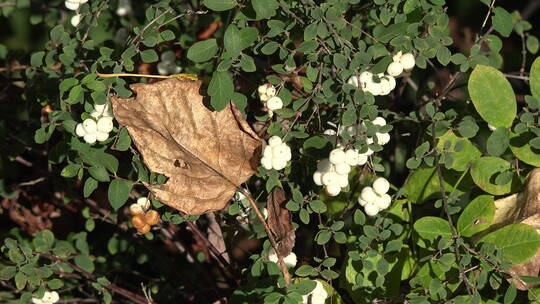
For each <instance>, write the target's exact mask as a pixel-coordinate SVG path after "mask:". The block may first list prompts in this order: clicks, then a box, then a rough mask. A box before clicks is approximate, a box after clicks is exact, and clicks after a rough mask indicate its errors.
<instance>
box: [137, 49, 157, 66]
mask: <svg viewBox="0 0 540 304" xmlns="http://www.w3.org/2000/svg"><path fill="white" fill-rule="evenodd" d="M141 59H142V61H144V62H146V63H152V62H156V61H158V60H159V57H158V54H157V53H156V51H154V50H144V51H142V52H141Z"/></svg>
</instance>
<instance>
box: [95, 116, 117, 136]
mask: <svg viewBox="0 0 540 304" xmlns="http://www.w3.org/2000/svg"><path fill="white" fill-rule="evenodd" d="M113 127H114V125H113V119H112V117H101V118H100V119H99V120H98V121H97V130H98V131H99V132H105V133H109V132H111V131H112V129H113Z"/></svg>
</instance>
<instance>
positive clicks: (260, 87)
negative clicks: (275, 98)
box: [257, 84, 266, 95]
mask: <svg viewBox="0 0 540 304" xmlns="http://www.w3.org/2000/svg"><path fill="white" fill-rule="evenodd" d="M257 92H259V94H261V95H263V94H266V85H265V84H263V85H261V86H259V87H258V88H257Z"/></svg>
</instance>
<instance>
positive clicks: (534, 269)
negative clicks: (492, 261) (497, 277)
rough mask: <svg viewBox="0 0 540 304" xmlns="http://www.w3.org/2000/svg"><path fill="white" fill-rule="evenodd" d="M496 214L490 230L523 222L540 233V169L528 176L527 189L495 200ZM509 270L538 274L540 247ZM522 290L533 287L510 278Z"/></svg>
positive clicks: (539, 269) (539, 270) (523, 273)
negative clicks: (528, 257)
mask: <svg viewBox="0 0 540 304" xmlns="http://www.w3.org/2000/svg"><path fill="white" fill-rule="evenodd" d="M495 208H496V211H495V216H494V218H493V223H492V226H491V228H490V230H489V231H493V230H495V229H498V228H501V227H503V226H506V225H508V224H513V223H523V224H527V225H530V226H533V227H534V228H535V229H536V231H538V232H539V233H540V169H534V170H532V171H531V172H530V173H529V175H528V176H527V180H526V188H525V191H523V192H522V193H519V194H513V195H510V196H508V197H505V198H502V199H499V200H496V201H495ZM509 272H510V273H511V274H513V275H516V276H538V274H539V272H540V249H539V250H538V251H537V253H536V255H535V256H534V257H533V258H531V259H530V260H529V261H527V262H526V263H523V264H519V265H515V266H513V267H512V268H511V269H510V270H509ZM510 281H511V282H513V283H514V284H515V285H516V288H518V289H520V290H526V289H527V288H530V287H532V285H530V284H525V283H524V282H523V281H521V280H515V279H510Z"/></svg>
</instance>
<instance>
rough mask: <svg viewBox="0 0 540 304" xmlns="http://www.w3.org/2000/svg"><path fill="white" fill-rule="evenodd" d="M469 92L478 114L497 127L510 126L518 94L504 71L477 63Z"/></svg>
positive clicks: (472, 74) (514, 113)
mask: <svg viewBox="0 0 540 304" xmlns="http://www.w3.org/2000/svg"><path fill="white" fill-rule="evenodd" d="M469 94H470V96H471V100H472V102H473V104H474V107H475V108H476V111H478V114H480V116H481V117H482V119H484V120H485V121H486V122H487V123H489V124H491V125H493V126H495V127H505V128H508V127H510V126H511V125H512V122H513V121H514V118H515V117H516V112H517V106H516V95H515V94H514V90H513V89H512V86H511V85H510V83H509V82H508V80H506V78H505V77H504V75H503V73H501V72H500V71H498V70H496V69H495V68H492V67H490V66H485V65H477V66H476V67H475V68H474V70H473V71H472V73H471V77H470V78H469Z"/></svg>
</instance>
